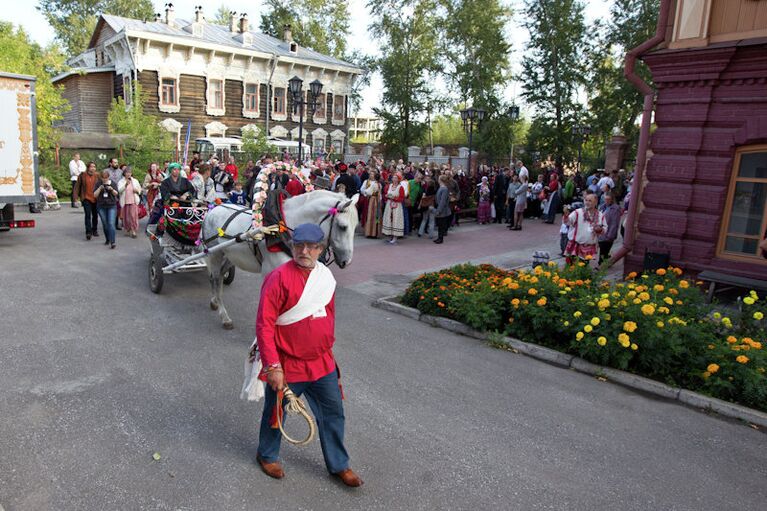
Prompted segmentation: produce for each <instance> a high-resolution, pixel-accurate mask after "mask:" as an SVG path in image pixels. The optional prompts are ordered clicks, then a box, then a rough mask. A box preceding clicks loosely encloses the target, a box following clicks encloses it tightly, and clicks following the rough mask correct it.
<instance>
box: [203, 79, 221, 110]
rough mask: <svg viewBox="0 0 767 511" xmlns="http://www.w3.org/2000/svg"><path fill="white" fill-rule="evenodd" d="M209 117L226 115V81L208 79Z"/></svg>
mask: <svg viewBox="0 0 767 511" xmlns="http://www.w3.org/2000/svg"><path fill="white" fill-rule="evenodd" d="M206 112H207V114H208V115H224V113H225V109H224V80H221V79H217V78H208V104H207V108H206Z"/></svg>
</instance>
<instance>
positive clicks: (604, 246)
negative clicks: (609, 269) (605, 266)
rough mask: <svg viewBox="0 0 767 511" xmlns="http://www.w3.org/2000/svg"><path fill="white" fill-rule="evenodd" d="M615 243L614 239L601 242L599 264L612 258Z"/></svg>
mask: <svg viewBox="0 0 767 511" xmlns="http://www.w3.org/2000/svg"><path fill="white" fill-rule="evenodd" d="M613 243H615V241H614V240H613V241H600V242H599V264H602V263H603V262H604V261H605V260H607V259H609V258H610V250H612V248H613Z"/></svg>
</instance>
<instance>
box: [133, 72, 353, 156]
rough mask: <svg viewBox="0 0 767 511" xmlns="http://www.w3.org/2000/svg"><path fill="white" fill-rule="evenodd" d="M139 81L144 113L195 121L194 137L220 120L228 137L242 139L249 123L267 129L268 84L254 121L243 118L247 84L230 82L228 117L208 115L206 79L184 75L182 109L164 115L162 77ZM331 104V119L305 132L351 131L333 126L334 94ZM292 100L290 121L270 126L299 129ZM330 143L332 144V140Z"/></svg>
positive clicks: (329, 99) (141, 77) (150, 75)
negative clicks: (160, 98) (161, 97)
mask: <svg viewBox="0 0 767 511" xmlns="http://www.w3.org/2000/svg"><path fill="white" fill-rule="evenodd" d="M138 81H139V83H140V84H141V88H142V89H143V91H144V96H145V99H144V111H145V112H147V113H149V114H152V115H154V116H157V117H159V118H160V119H167V118H173V119H175V120H177V121H179V122H181V123H182V124H184V125H186V123H187V121H189V120H191V121H192V138H199V137H204V136H205V125H206V124H208V123H210V122H212V121H218V122H221V123H223V124H225V125H226V126H227V128H228V129H227V131H226V134H227V136H231V135H234V136H240V135H241V131H240V130H241V128H242V127H243V126H245V125H246V124H256V125H258V126H260V127H261V128H262V129H263V128H264V126H265V118H266V117H265V116H266V85H265V84H261V86H260V98H259V104H260V116H259V117H257V118H255V119H251V118H248V117H243V115H242V93H243V84H242V82H241V81H238V80H226V82H225V85H224V90H225V98H224V106H225V112H226V113H225V115H207V114H206V112H205V102H206V99H205V94H206V83H205V78H204V77H202V76H191V75H181V78H180V82H181V83H180V87H179V88H180V91H179V92H180V96H179V101H180V103H179V104H180V106H181V109H180V111H179V112H175V113H164V112H161V111H160V109H159V105H158V102H159V98H158V89H157V88H158V84H159V82H158V77H157V72H156V71H141V72H139V75H138ZM326 101H327V104H326V106H325V108H326V110H325V111H326V112H327V116H326V122H325V123H323V124H315V123H314V122H311V121H307V122H304V131H305V132H306V133H311V132H312V131H314V130H315V129H316V128H318V127H321V128H322V129H324V130H325V131H327V132H328V133H330V132H331V131H334V130H336V129H340V130H341V131H343V132H344V133H346V132H347V128H348V125H346V124H345V125H344V126H336V125H334V124H332V123H331V116H332V112H333V95H332V94H327V95H326ZM291 112H292V101H291V100H290V99H288V104H287V113H288V119H287V120H285V121H277V120H271V121H270V123H269V125H270V127H274V126H276V125H280V126H283V127H285V129H287V130H288V131H290V130H292V129H293V128H297V127H298V123H297V122H293V121H292V116H291ZM306 141H307V142H308V143H311V137H307V139H306ZM328 143H329V141H328Z"/></svg>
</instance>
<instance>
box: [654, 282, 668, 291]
mask: <svg viewBox="0 0 767 511" xmlns="http://www.w3.org/2000/svg"><path fill="white" fill-rule="evenodd" d="M652 289H653V291H657V292H659V293H660V292H661V291H663V290H664V289H666V288H665V287H663V286H661V285H660V284H655V285H654V286H653V287H652Z"/></svg>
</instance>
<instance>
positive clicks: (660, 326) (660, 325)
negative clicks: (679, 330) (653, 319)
mask: <svg viewBox="0 0 767 511" xmlns="http://www.w3.org/2000/svg"><path fill="white" fill-rule="evenodd" d="M655 325H656V326H657V327H658V328H663V327H664V326H666V325H665V324H664V323H663V321H658V322H657V323H655Z"/></svg>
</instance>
